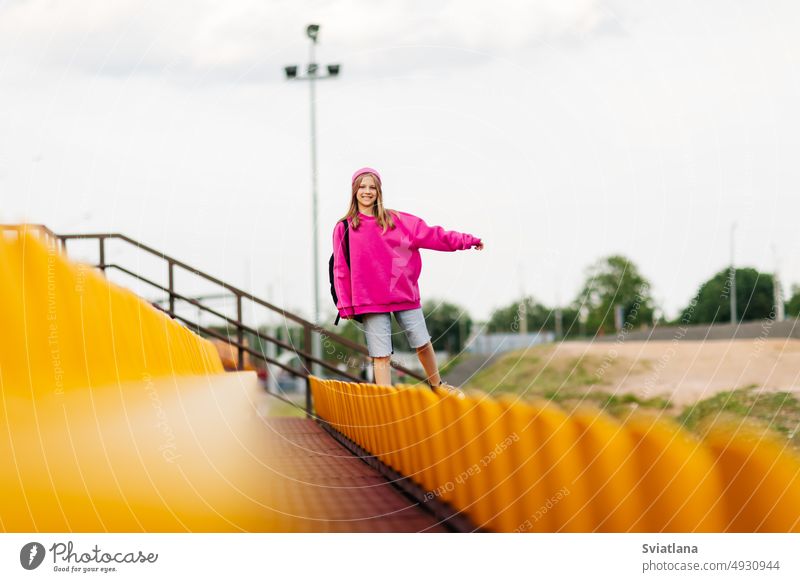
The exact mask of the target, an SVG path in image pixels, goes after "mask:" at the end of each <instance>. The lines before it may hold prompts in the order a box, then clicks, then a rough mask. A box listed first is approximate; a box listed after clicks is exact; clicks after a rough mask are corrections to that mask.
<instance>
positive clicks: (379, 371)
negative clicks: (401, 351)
mask: <svg viewBox="0 0 800 582" xmlns="http://www.w3.org/2000/svg"><path fill="white" fill-rule="evenodd" d="M390 360H391V356H386V357H384V358H372V371H373V373H374V375H375V383H376V384H380V385H381V386H391V385H392V366H391V365H390V364H389V361H390Z"/></svg>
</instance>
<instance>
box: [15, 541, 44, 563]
mask: <svg viewBox="0 0 800 582" xmlns="http://www.w3.org/2000/svg"><path fill="white" fill-rule="evenodd" d="M44 555H45V551H44V546H43V545H42V544H40V543H38V542H30V543H27V544H25V545H24V546H22V549H21V550H20V551H19V563H20V564H22V567H23V568H25V569H26V570H35V569H36V568H38V567H39V566H40V565H41V564H42V562H43V561H44Z"/></svg>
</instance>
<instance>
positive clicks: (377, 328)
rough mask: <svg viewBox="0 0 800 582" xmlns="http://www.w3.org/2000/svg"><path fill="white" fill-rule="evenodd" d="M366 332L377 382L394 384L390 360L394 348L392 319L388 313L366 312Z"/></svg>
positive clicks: (387, 384)
mask: <svg viewBox="0 0 800 582" xmlns="http://www.w3.org/2000/svg"><path fill="white" fill-rule="evenodd" d="M364 333H365V335H366V336H367V349H368V352H369V355H370V357H371V358H372V371H373V375H374V378H375V383H376V384H380V385H382V386H391V385H392V368H391V366H390V360H391V357H392V354H393V353H394V349H393V348H392V338H391V335H392V319H391V316H390V315H389V314H388V313H367V314H364Z"/></svg>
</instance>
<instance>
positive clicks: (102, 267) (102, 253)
mask: <svg viewBox="0 0 800 582" xmlns="http://www.w3.org/2000/svg"><path fill="white" fill-rule="evenodd" d="M97 240H98V242H99V243H100V264H99V265H98V266H99V267H100V270H101V271H102V272H103V274H104V275H105V273H106V238H105V237H104V236H101V237H98V239H97Z"/></svg>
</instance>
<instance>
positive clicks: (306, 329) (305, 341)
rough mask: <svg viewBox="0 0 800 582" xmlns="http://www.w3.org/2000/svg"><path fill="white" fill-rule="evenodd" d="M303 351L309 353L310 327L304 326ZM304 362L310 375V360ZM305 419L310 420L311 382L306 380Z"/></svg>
mask: <svg viewBox="0 0 800 582" xmlns="http://www.w3.org/2000/svg"><path fill="white" fill-rule="evenodd" d="M303 350H304V351H305V352H306V353H307V354H310V353H311V326H310V325H308V324H306V325H304V326H303ZM305 360H306V372H308V373H309V374H311V360H310V359H308V358H305ZM306 418H311V380H309V379H308V378H306Z"/></svg>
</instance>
